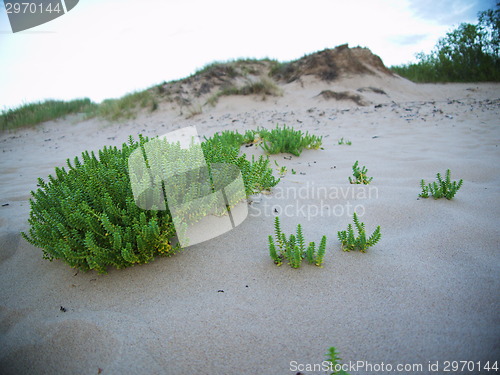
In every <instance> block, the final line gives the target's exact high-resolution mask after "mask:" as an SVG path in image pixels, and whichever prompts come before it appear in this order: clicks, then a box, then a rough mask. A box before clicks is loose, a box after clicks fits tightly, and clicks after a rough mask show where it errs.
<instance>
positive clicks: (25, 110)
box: [0, 98, 97, 130]
mask: <svg viewBox="0 0 500 375" xmlns="http://www.w3.org/2000/svg"><path fill="white" fill-rule="evenodd" d="M96 107H97V104H95V103H93V102H92V101H90V99H87V98H85V99H76V100H71V101H69V102H65V101H62V100H46V101H44V102H37V103H28V104H23V105H22V106H20V107H17V108H14V109H8V110H5V111H2V113H1V114H0V130H6V129H15V128H19V127H22V126H30V125H36V124H39V123H41V122H44V121H49V120H54V119H57V118H59V117H63V116H66V115H68V114H72V113H81V112H83V113H87V112H90V111H92V110H94V109H95V108H96Z"/></svg>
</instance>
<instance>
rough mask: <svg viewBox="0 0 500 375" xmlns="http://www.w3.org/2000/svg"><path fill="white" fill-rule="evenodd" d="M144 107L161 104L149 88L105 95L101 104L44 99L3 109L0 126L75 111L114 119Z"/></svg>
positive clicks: (21, 124)
mask: <svg viewBox="0 0 500 375" xmlns="http://www.w3.org/2000/svg"><path fill="white" fill-rule="evenodd" d="M141 108H149V109H150V110H151V111H154V110H156V109H157V108H158V103H157V101H156V99H155V97H154V95H153V94H152V93H151V91H150V90H144V91H139V92H133V93H130V94H127V95H125V96H123V97H121V98H118V99H106V100H104V101H103V102H102V103H101V104H96V103H94V102H92V101H91V100H90V99H88V98H85V99H75V100H71V101H63V100H45V101H43V102H34V103H27V104H23V105H21V106H19V107H17V108H12V109H8V110H4V111H2V112H1V113H0V130H9V129H16V128H20V127H26V126H33V125H37V124H40V123H42V122H45V121H50V120H55V119H57V118H60V117H64V116H66V115H69V114H75V113H84V114H85V115H86V116H87V118H90V117H96V116H98V117H102V118H105V119H107V120H110V121H115V120H119V119H122V118H131V117H133V116H135V114H136V113H137V110H138V109H141Z"/></svg>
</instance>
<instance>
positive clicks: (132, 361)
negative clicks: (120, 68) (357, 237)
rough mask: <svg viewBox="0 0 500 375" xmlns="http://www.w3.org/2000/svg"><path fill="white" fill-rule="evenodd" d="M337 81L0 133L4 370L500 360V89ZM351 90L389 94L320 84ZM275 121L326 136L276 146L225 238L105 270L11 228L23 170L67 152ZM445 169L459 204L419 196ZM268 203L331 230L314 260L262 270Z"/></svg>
mask: <svg viewBox="0 0 500 375" xmlns="http://www.w3.org/2000/svg"><path fill="white" fill-rule="evenodd" d="M334 86H335V87H333V85H331V84H330V85H328V84H326V83H318V82H305V84H304V85H303V87H301V84H300V83H297V82H295V83H292V84H289V85H286V86H285V87H284V90H285V94H284V96H283V97H281V98H268V99H267V101H265V102H262V101H260V100H259V99H258V98H248V97H230V98H223V99H222V100H221V101H220V103H219V105H218V106H217V108H215V109H207V110H206V111H205V113H203V114H202V115H199V116H196V117H194V118H191V119H189V120H186V119H185V117H184V116H180V115H179V110H171V109H170V108H169V107H167V106H164V107H162V108H161V109H160V111H159V112H157V113H154V114H144V115H141V116H139V117H138V118H137V119H135V120H131V121H126V122H122V123H119V124H107V123H105V122H100V121H96V120H92V121H84V122H78V121H77V120H76V119H74V118H69V119H66V120H60V121H56V122H52V123H46V124H43V125H41V126H39V127H36V128H34V129H30V130H19V131H17V132H12V133H5V134H1V135H0V149H1V151H0V155H1V159H0V173H1V176H2V179H1V180H0V204H1V206H0V262H1V263H0V280H1V285H2V288H1V289H0V369H1V371H0V372H1V373H2V374H54V373H57V374H98V373H99V372H101V373H102V374H140V373H142V374H146V373H147V374H194V373H199V374H291V373H295V372H296V371H294V372H292V371H291V370H293V369H294V368H293V367H292V368H291V366H290V362H291V361H296V362H297V363H302V364H319V363H321V361H322V360H323V359H324V355H323V354H324V353H325V352H326V350H327V348H328V347H330V346H335V347H337V349H338V350H340V352H341V357H342V358H343V360H344V361H343V362H344V363H349V361H353V362H355V361H368V362H369V363H370V364H372V365H377V364H381V363H382V362H384V363H385V364H391V365H393V366H394V371H393V373H411V372H407V371H406V372H405V371H396V367H395V366H396V365H397V364H398V363H401V364H422V366H423V371H421V372H415V373H433V374H437V373H443V369H444V367H443V366H444V361H453V360H457V361H460V360H462V361H463V360H470V361H479V360H481V361H487V360H489V361H495V360H500V342H499V337H500V320H499V317H498V311H499V310H500V306H499V295H500V278H499V275H500V262H499V261H500V255H499V253H498V249H499V246H498V245H499V235H500V233H499V229H498V220H499V218H500V209H499V202H500V188H499V186H500V177H499V176H500V166H499V161H500V158H499V156H500V150H499V147H498V144H499V142H500V127H499V125H500V124H499V118H500V105H499V104H500V101H499V100H500V85H498V84H448V85H415V84H411V83H409V82H407V81H404V80H401V79H397V78H394V79H386V80H384V81H382V80H380V79H378V78H376V77H371V76H370V77H353V78H351V79H346V80H344V81H341V82H340V83H336V84H335V85H334ZM361 87H377V88H380V89H383V90H384V91H385V92H386V95H383V94H377V93H373V92H363V93H362V95H363V96H364V98H365V99H366V100H368V101H370V102H371V104H370V105H368V106H364V107H359V106H357V105H355V104H354V103H352V102H345V101H339V102H336V101H334V100H330V101H328V100H325V99H322V98H319V97H317V96H316V95H318V93H319V92H320V91H321V90H324V89H332V90H335V91H343V90H351V91H353V92H356V91H355V90H356V89H357V88H361ZM358 93H359V92H358ZM377 104H382V105H381V106H377V107H375V105H377ZM276 123H280V124H283V123H286V124H288V125H292V126H294V127H295V128H298V129H303V130H309V131H310V132H312V133H314V134H319V135H323V136H324V137H325V138H324V150H318V151H305V152H304V153H303V154H302V156H301V157H298V158H297V157H292V158H291V160H288V159H285V158H284V156H286V155H275V156H272V159H273V160H276V161H277V162H278V163H279V164H280V165H285V166H287V168H288V170H289V171H291V169H292V168H293V169H294V170H295V171H297V174H291V173H290V172H289V173H288V174H287V175H286V177H285V178H284V179H283V180H282V182H281V183H280V184H279V185H278V187H277V188H276V189H275V191H274V192H273V194H271V195H262V196H254V197H252V203H251V206H250V215H249V217H248V218H247V219H246V220H245V221H244V222H243V223H242V224H241V225H240V226H239V227H237V228H236V229H235V230H233V231H231V232H229V233H226V234H225V235H223V236H220V237H218V238H215V239H213V240H211V241H207V242H204V243H202V244H199V245H195V246H192V247H189V248H187V249H186V250H185V251H184V252H182V253H180V254H178V255H176V256H174V257H172V258H165V259H158V260H156V261H155V262H153V263H151V264H148V265H143V266H137V267H133V268H130V269H126V270H121V271H116V270H110V272H109V274H107V275H97V274H95V273H93V272H89V273H81V272H76V271H75V270H73V269H71V268H69V267H68V266H67V265H66V264H64V263H62V262H58V261H55V262H48V261H46V260H43V259H41V250H40V249H37V248H34V247H33V246H31V245H29V244H27V243H26V242H25V241H24V240H23V239H20V236H19V231H21V230H26V229H27V223H26V220H27V217H28V212H29V203H28V199H29V191H30V190H31V189H34V188H35V186H36V178H37V177H41V176H47V175H48V174H49V173H52V171H53V168H54V167H55V166H57V165H63V164H64V163H65V159H66V158H67V157H73V156H75V155H78V154H79V153H80V152H81V151H83V150H97V149H99V148H101V147H102V146H104V145H110V144H111V145H120V144H121V143H123V142H125V141H126V138H127V136H128V135H129V134H133V135H137V134H138V133H143V134H146V135H161V134H164V133H166V132H168V131H169V130H171V129H177V128H180V127H184V126H188V125H196V126H197V128H198V132H199V133H200V134H202V135H211V134H213V133H214V132H215V131H219V130H225V129H238V130H244V129H250V128H256V127H258V126H266V127H273V126H275V125H276ZM340 137H344V138H347V139H350V140H351V141H352V142H353V145H352V146H339V145H337V140H338V139H339V138H340ZM244 150H245V152H248V153H255V154H259V153H261V151H259V150H252V149H251V148H247V149H244ZM355 160H359V161H360V164H362V165H366V166H367V167H368V169H369V174H370V175H372V176H374V181H373V183H372V185H370V186H372V189H371V190H369V188H368V187H354V186H351V185H349V183H348V182H347V177H348V176H349V175H350V174H351V166H352V164H353V163H354V161H355ZM447 168H450V169H451V171H452V178H456V179H458V178H463V180H464V185H463V187H462V189H461V190H460V191H459V193H458V194H457V196H456V198H455V199H454V200H452V201H447V200H437V201H436V200H433V199H427V200H425V199H417V198H418V194H419V192H420V189H419V186H418V184H419V180H420V179H421V178H425V179H428V180H432V179H434V176H435V173H436V172H444V171H445V170H446V169H447ZM320 187H323V190H321V189H320ZM325 189H326V191H327V192H328V194H334V193H333V192H337V193H339V194H346V195H347V196H345V197H343V196H339V197H332V196H324V195H322V193H321V191H323V192H324V191H325ZM299 191H301V194H302V195H300V196H295V194H298V192H299ZM363 191H364V194H363V193H362V192H363ZM314 192H316V194H314ZM354 206H358V209H359V210H361V209H362V210H363V212H364V216H363V219H362V220H363V221H364V222H365V223H366V225H367V227H368V230H373V229H374V228H375V226H376V225H381V227H382V240H381V242H380V243H379V244H377V245H376V246H375V247H373V248H371V249H370V250H369V251H368V253H367V254H361V253H343V252H342V251H341V250H340V246H339V243H338V241H337V240H336V232H337V231H338V230H341V229H345V227H346V226H347V223H349V222H350V221H351V218H350V217H349V216H348V213H349V207H351V210H352V207H354ZM274 209H277V210H278V211H279V212H280V213H281V218H282V222H283V226H284V228H285V230H287V231H291V230H293V229H294V228H295V226H296V225H297V224H298V223H302V224H303V227H304V233H305V236H306V239H307V240H314V241H319V239H320V238H321V236H322V235H323V234H326V235H328V239H329V242H328V251H327V255H326V258H325V264H324V268H322V269H320V268H317V267H313V266H309V265H307V264H305V265H303V267H301V268H300V269H298V270H293V269H291V268H290V267H288V266H282V267H281V268H277V267H275V266H274V265H273V263H272V261H271V260H270V258H269V256H268V250H267V234H271V233H272V223H273V212H274ZM285 213H286V214H287V215H285ZM221 290H223V292H220V291H221ZM61 306H63V307H64V308H65V309H66V312H63V311H61V309H60V308H61ZM495 311H497V313H495ZM429 361H431V363H433V364H434V363H436V361H439V366H440V371H439V372H430V371H429V370H428V364H429ZM303 372H304V373H308V374H312V373H317V374H319V373H323V372H320V371H316V372H314V371H303ZM352 373H359V374H365V373H375V371H367V370H366V369H363V368H359V371H358V372H356V371H352ZM378 373H384V372H382V371H378ZM387 373H388V372H387Z"/></svg>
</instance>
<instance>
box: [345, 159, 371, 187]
mask: <svg viewBox="0 0 500 375" xmlns="http://www.w3.org/2000/svg"><path fill="white" fill-rule="evenodd" d="M367 172H368V169H366V167H365V166H363V167H362V168H360V167H359V166H358V161H357V160H356V162H355V163H354V165H353V166H352V174H353V175H354V179H351V177H349V182H350V183H351V184H364V185H368V184H369V183H370V182H371V181H372V180H373V177H367V176H366V173H367Z"/></svg>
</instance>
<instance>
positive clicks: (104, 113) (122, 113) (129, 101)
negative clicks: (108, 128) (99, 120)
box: [92, 90, 158, 121]
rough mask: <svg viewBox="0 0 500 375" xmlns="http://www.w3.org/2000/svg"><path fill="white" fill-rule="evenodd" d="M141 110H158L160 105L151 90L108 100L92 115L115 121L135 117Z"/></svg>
mask: <svg viewBox="0 0 500 375" xmlns="http://www.w3.org/2000/svg"><path fill="white" fill-rule="evenodd" d="M140 108H149V109H150V110H151V111H154V110H156V109H157V108H158V103H157V101H156V100H155V97H154V95H153V94H152V93H151V91H150V90H144V91H136V92H133V93H130V94H127V95H125V96H122V97H121V98H118V99H106V100H104V101H103V102H102V103H101V104H99V105H98V106H97V107H95V110H94V111H93V113H92V114H93V115H96V116H100V117H103V118H105V119H107V120H111V121H115V120H119V119H121V118H131V117H134V116H135V114H136V113H137V109H140Z"/></svg>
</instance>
